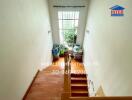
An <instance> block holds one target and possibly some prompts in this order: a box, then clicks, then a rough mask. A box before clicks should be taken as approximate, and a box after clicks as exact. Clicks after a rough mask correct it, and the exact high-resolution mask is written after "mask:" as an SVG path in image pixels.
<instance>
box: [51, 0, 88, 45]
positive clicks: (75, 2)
mask: <svg viewBox="0 0 132 100" xmlns="http://www.w3.org/2000/svg"><path fill="white" fill-rule="evenodd" d="M88 1H89V0H49V9H50V15H51V23H52V31H53V42H54V43H60V38H59V37H60V36H59V23H58V11H76V10H77V11H80V16H79V17H80V19H79V28H78V35H77V43H78V44H81V45H82V44H83V39H84V33H85V27H86V18H87V10H88ZM54 5H59V6H85V7H82V8H72V7H70V8H57V7H53V6H54Z"/></svg>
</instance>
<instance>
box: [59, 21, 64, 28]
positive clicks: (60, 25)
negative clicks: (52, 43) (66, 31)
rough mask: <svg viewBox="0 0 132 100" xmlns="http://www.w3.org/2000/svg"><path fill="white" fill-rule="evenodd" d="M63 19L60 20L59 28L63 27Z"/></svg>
mask: <svg viewBox="0 0 132 100" xmlns="http://www.w3.org/2000/svg"><path fill="white" fill-rule="evenodd" d="M62 21H63V20H59V29H62Z"/></svg>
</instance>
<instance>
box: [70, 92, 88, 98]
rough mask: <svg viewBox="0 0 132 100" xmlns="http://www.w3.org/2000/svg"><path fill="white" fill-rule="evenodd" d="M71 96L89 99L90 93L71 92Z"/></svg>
mask: <svg viewBox="0 0 132 100" xmlns="http://www.w3.org/2000/svg"><path fill="white" fill-rule="evenodd" d="M71 96H72V97H80V96H81V97H88V91H77V90H74V91H71Z"/></svg>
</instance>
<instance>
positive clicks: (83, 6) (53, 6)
mask: <svg viewBox="0 0 132 100" xmlns="http://www.w3.org/2000/svg"><path fill="white" fill-rule="evenodd" d="M53 7H58V8H59V7H61V8H65V7H73V8H77V7H85V6H58V5H54V6H53Z"/></svg>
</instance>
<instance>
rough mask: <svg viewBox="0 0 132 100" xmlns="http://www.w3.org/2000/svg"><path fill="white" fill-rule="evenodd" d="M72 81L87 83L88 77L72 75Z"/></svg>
mask: <svg viewBox="0 0 132 100" xmlns="http://www.w3.org/2000/svg"><path fill="white" fill-rule="evenodd" d="M71 83H85V84H87V78H85V77H84V78H82V77H79V78H78V77H72V78H71Z"/></svg>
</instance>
